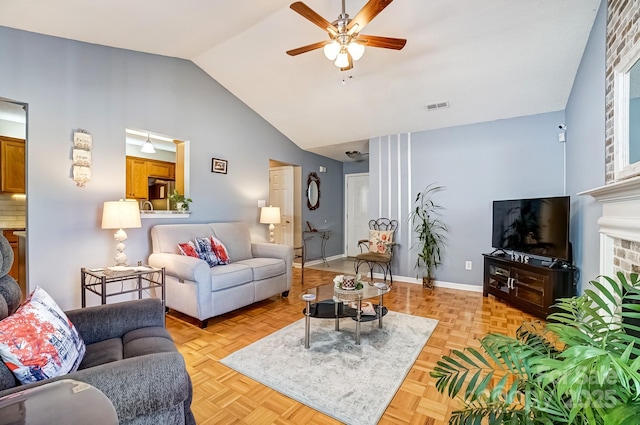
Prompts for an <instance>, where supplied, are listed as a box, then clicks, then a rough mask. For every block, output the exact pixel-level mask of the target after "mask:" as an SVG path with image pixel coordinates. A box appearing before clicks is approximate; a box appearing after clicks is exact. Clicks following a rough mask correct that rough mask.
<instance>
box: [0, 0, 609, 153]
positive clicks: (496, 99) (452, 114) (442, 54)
mask: <svg viewBox="0 0 640 425" xmlns="http://www.w3.org/2000/svg"><path fill="white" fill-rule="evenodd" d="M291 2H292V0H233V1H211V0H183V1H180V2H177V1H170V0H136V1H130V0H110V1H108V2H107V1H105V2H98V1H86V0H56V1H50V0H21V1H15V0H0V25H3V26H7V27H13V28H18V29H23V30H27V31H32V32H37V33H42V34H48V35H53V36H58V37H63V38H69V39H73V40H80V41H85V42H89V43H95V44H101V45H106V46H113V47H120V48H124V49H130V50H137V51H141V52H148V53H155V54H160V55H165V56H173V57H178V58H184V59H188V60H191V61H193V62H194V63H195V64H196V65H198V66H199V67H200V68H202V69H203V70H204V71H205V72H206V73H208V74H209V75H210V76H211V77H212V78H214V79H215V80H217V81H218V82H219V83H220V84H222V85H223V86H225V87H226V88H227V89H228V90H229V91H230V92H232V93H233V94H234V95H235V96H237V97H238V98H240V99H241V100H242V101H243V102H245V103H246V104H247V105H248V106H249V107H251V108H252V109H253V110H254V111H256V112H257V113H258V114H259V115H261V116H262V117H263V118H264V119H265V120H267V121H268V122H270V123H271V124H272V125H273V126H274V127H275V128H277V129H278V130H279V131H281V132H282V133H283V134H284V135H286V136H287V137H289V138H290V139H291V140H292V141H293V142H294V143H296V144H297V145H298V146H300V147H301V148H303V149H306V150H310V151H313V152H317V153H321V154H323V155H326V156H330V157H334V158H336V159H339V160H349V159H348V158H347V157H346V155H345V154H344V152H345V150H352V149H354V148H355V150H359V149H360V147H362V146H364V148H366V142H362V141H363V140H368V139H369V138H372V137H378V136H384V135H388V134H396V133H400V132H413V131H421V130H429V129H435V128H442V127H449V126H455V125H464V124H470V123H476V122H483V121H492V120H497V119H503V118H511V117H516V116H524V115H530V114H537V113H543V112H549V111H557V110H562V109H564V108H565V106H566V103H567V99H568V97H569V94H570V91H571V87H572V84H573V80H574V77H575V75H576V71H577V68H578V65H579V63H580V59H581V57H582V54H583V51H584V47H585V45H586V42H587V39H588V36H589V32H590V30H591V27H592V25H593V22H594V19H595V15H596V12H597V9H598V7H599V5H600V0H516V1H514V0H483V1H478V0H455V1H452V0H396V1H394V2H392V3H391V4H390V5H389V6H388V7H387V8H386V9H385V10H383V11H382V13H380V14H379V15H378V16H377V17H376V18H375V19H374V20H373V21H372V22H371V23H370V24H369V25H367V26H366V28H365V29H364V30H363V31H362V33H363V34H372V35H380V36H387V37H397V38H406V39H407V40H408V41H407V44H406V46H405V47H404V49H403V50H401V51H395V50H387V49H379V48H368V49H367V50H366V52H365V54H364V56H363V57H362V59H360V60H359V61H357V62H355V65H354V68H353V69H352V70H350V71H347V72H340V71H339V70H338V68H336V67H335V66H334V65H333V63H332V62H330V61H329V60H327V59H326V58H325V57H324V55H323V53H322V49H320V50H315V51H312V52H308V53H304V54H302V55H299V56H295V57H291V56H288V55H286V54H285V51H287V50H290V49H293V48H296V47H300V46H303V45H306V44H311V43H314V42H317V41H323V40H327V39H328V36H327V33H326V32H324V31H322V29H320V28H319V27H318V26H316V25H313V24H312V23H311V22H309V21H307V20H306V19H304V18H303V17H302V16H300V15H299V14H297V13H295V12H294V11H292V10H291V9H290V8H289V5H290V3H291ZM365 3H366V0H346V11H347V13H349V14H350V15H351V17H353V16H355V14H356V13H357V12H358V11H359V10H360V9H361V8H362V7H363V6H364V4H365ZM305 4H307V5H308V6H309V7H310V8H311V9H313V10H314V11H316V12H317V13H318V14H320V15H321V16H322V17H324V18H326V19H327V20H328V21H330V22H331V21H334V20H336V19H337V17H338V14H339V13H340V11H341V7H342V6H341V0H305ZM603 66H604V64H603ZM445 101H446V102H449V105H450V106H449V107H448V108H441V109H437V110H433V111H427V109H426V108H425V106H426V105H428V104H433V103H441V102H445Z"/></svg>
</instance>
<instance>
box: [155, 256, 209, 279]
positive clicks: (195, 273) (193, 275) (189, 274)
mask: <svg viewBox="0 0 640 425" xmlns="http://www.w3.org/2000/svg"><path fill="white" fill-rule="evenodd" d="M149 265H150V266H151V267H158V268H161V267H164V269H165V273H166V274H167V275H169V276H173V277H175V278H177V279H181V280H190V281H193V282H207V281H209V276H210V268H209V265H208V264H207V262H206V261H204V260H201V259H199V258H195V257H189V256H187V255H179V254H169V253H166V252H158V253H154V254H151V255H150V256H149Z"/></svg>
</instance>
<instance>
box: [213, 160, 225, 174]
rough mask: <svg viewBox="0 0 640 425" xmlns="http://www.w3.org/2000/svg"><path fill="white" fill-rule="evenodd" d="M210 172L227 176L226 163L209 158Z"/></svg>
mask: <svg viewBox="0 0 640 425" xmlns="http://www.w3.org/2000/svg"><path fill="white" fill-rule="evenodd" d="M211 172H212V173H221V174H227V161H226V160H224V159H218V158H211Z"/></svg>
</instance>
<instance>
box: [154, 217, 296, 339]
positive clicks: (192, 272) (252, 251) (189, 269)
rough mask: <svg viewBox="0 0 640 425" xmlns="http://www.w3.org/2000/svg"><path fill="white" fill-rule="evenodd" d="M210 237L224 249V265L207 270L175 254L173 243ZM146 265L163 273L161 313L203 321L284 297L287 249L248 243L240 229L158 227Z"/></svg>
mask: <svg viewBox="0 0 640 425" xmlns="http://www.w3.org/2000/svg"><path fill="white" fill-rule="evenodd" d="M212 235H213V236H215V237H216V238H218V239H219V240H220V241H221V242H222V243H223V244H224V245H225V247H226V248H227V251H228V253H229V259H230V263H229V264H227V265H218V266H215V267H209V265H208V264H207V262H205V261H204V260H201V259H199V258H194V257H188V256H184V255H181V254H180V251H179V249H178V244H179V243H184V242H187V241H193V240H194V238H196V237H209V236H212ZM151 242H152V250H153V252H152V254H151V255H150V256H149V265H151V266H153V267H164V268H165V271H166V305H167V307H169V308H171V309H174V310H177V311H179V312H181V313H184V314H186V315H188V316H191V317H195V318H197V319H198V320H200V326H201V327H202V328H204V327H206V326H207V320H208V319H209V318H211V317H215V316H219V315H221V314H224V313H227V312H229V311H232V310H235V309H237V308H240V307H244V306H247V305H249V304H252V303H254V302H256V301H261V300H264V299H266V298H270V297H272V296H274V295H279V294H282V296H283V297H286V296H288V295H289V289H291V275H292V271H291V268H292V262H293V248H292V247H290V246H284V245H276V244H271V243H252V242H251V235H250V233H249V228H248V227H247V225H246V224H245V223H239V222H238V223H207V224H161V225H157V226H154V227H153V228H152V229H151Z"/></svg>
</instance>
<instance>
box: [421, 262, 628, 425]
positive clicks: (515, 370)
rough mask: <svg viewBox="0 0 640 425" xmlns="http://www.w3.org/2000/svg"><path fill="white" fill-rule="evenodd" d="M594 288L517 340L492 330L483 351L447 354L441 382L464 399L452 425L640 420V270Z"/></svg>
mask: <svg viewBox="0 0 640 425" xmlns="http://www.w3.org/2000/svg"><path fill="white" fill-rule="evenodd" d="M591 285H592V289H588V290H586V291H585V292H584V294H582V295H581V296H579V297H574V298H565V299H560V300H558V302H557V305H556V308H557V313H554V314H552V315H550V316H549V320H550V321H551V322H549V323H547V324H541V323H537V324H536V323H525V324H523V325H522V326H521V327H520V328H519V329H518V331H517V332H516V336H515V338H514V337H509V336H505V335H496V334H490V335H487V336H485V337H484V338H483V339H482V340H481V341H480V345H481V349H480V350H476V349H474V348H471V347H470V348H467V349H464V350H454V351H452V352H451V354H450V355H449V356H445V357H443V360H441V362H438V366H437V367H436V368H435V369H434V371H433V372H432V376H433V377H434V378H436V380H437V381H436V387H437V388H438V390H439V391H441V392H444V393H447V394H448V395H449V396H450V397H454V398H458V399H459V400H460V401H461V402H462V403H463V408H461V409H460V410H458V411H456V412H454V413H453V414H452V417H451V420H450V424H475V423H478V424H479V423H481V421H482V419H483V418H485V419H486V420H488V421H489V423H491V424H493V423H522V424H528V423H531V424H545V425H551V424H554V425H555V424H577V425H585V424H589V425H608V424H612V425H616V424H631V423H640V420H638V418H640V340H639V339H638V338H637V337H636V335H638V333H631V332H640V324H638V323H640V320H638V318H640V285H639V283H638V275H637V274H630V275H629V276H625V275H623V274H622V273H617V274H616V278H615V279H614V278H611V277H607V276H603V277H602V279H601V280H599V281H594V282H591ZM623 300H624V301H623ZM623 307H624V308H623ZM634 321H635V322H636V323H634Z"/></svg>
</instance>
